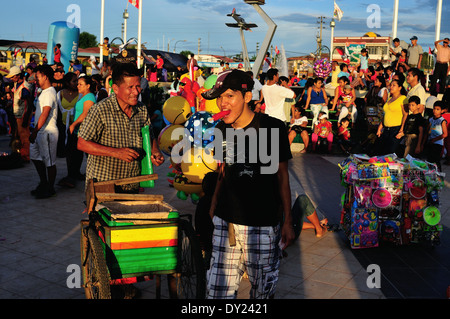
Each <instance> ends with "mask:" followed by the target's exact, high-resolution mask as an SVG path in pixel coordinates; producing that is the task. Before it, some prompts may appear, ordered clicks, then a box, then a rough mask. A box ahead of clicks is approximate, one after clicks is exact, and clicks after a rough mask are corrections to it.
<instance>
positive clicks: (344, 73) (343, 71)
mask: <svg viewBox="0 0 450 319" xmlns="http://www.w3.org/2000/svg"><path fill="white" fill-rule="evenodd" d="M339 68H340V69H341V72H339V74H338V79H339V78H340V77H343V76H345V77H346V78H347V79H348V78H350V73H349V72H348V65H347V64H345V63H341V65H340V66H339Z"/></svg>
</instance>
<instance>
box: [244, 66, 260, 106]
mask: <svg viewBox="0 0 450 319" xmlns="http://www.w3.org/2000/svg"><path fill="white" fill-rule="evenodd" d="M246 73H247V74H248V75H250V76H251V78H252V79H253V90H252V100H251V101H250V103H248V106H249V107H250V108H251V109H252V111H255V112H259V111H260V107H261V101H262V100H263V95H262V92H261V90H262V87H263V86H262V84H261V82H259V81H258V80H255V78H254V76H253V72H252V71H247V72H246Z"/></svg>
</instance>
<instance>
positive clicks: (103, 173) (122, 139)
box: [78, 93, 150, 191]
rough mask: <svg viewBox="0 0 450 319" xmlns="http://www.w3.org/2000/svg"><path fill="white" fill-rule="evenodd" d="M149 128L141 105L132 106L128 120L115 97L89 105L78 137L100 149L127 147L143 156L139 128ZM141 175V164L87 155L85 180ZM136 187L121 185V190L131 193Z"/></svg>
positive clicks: (139, 162) (145, 112) (104, 179)
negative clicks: (102, 147)
mask: <svg viewBox="0 0 450 319" xmlns="http://www.w3.org/2000/svg"><path fill="white" fill-rule="evenodd" d="M146 125H150V117H149V116H148V113H147V108H146V106H145V105H143V104H141V103H139V104H137V105H136V106H135V107H133V114H132V116H131V118H128V116H127V115H126V114H125V113H124V112H123V111H122V109H121V108H120V106H119V104H118V102H117V98H116V95H115V94H114V93H112V94H111V96H110V97H109V98H106V99H104V100H102V101H101V102H99V103H97V104H95V105H93V106H92V107H91V108H90V110H89V113H88V115H87V116H86V118H85V119H84V121H83V122H82V124H81V126H80V131H79V133H78V137H81V138H83V139H84V140H86V141H91V142H95V143H98V144H101V145H104V146H109V147H114V148H122V147H128V148H132V149H135V150H137V151H138V152H140V153H142V154H144V152H143V148H142V133H141V128H142V127H144V126H146ZM140 174H141V161H140V160H139V159H138V160H135V161H133V162H131V163H127V162H125V161H122V160H120V159H118V158H115V157H110V156H96V155H90V154H89V156H88V160H87V166H86V180H89V179H92V178H96V179H97V181H99V182H101V181H108V180H113V179H120V178H127V177H135V176H139V175H140ZM138 185H139V184H132V185H128V186H127V185H125V186H122V189H123V190H125V191H127V190H128V191H129V190H134V189H136V188H137V187H138Z"/></svg>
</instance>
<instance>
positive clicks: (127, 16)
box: [122, 9, 130, 43]
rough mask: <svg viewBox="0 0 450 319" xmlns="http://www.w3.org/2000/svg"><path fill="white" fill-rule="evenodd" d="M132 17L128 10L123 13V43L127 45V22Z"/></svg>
mask: <svg viewBox="0 0 450 319" xmlns="http://www.w3.org/2000/svg"><path fill="white" fill-rule="evenodd" d="M129 17H130V14H129V13H128V10H127V9H125V10H124V11H123V39H122V40H123V43H127V20H128V18H129Z"/></svg>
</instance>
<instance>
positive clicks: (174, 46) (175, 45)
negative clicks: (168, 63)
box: [173, 40, 186, 53]
mask: <svg viewBox="0 0 450 319" xmlns="http://www.w3.org/2000/svg"><path fill="white" fill-rule="evenodd" d="M178 42H186V40H178V41H177V42H175V44H174V45H173V53H175V49H176V48H177V43H178Z"/></svg>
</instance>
